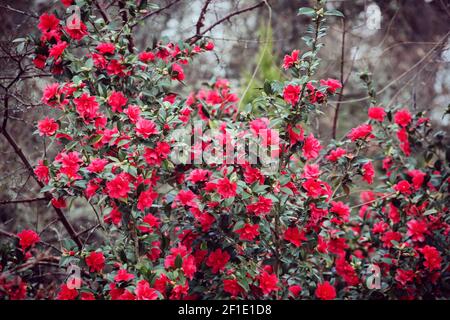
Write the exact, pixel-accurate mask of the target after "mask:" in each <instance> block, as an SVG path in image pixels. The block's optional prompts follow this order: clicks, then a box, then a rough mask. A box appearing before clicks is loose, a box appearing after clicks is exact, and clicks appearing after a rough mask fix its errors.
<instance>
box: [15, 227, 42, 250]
mask: <svg viewBox="0 0 450 320" xmlns="http://www.w3.org/2000/svg"><path fill="white" fill-rule="evenodd" d="M17 237H19V244H20V246H21V247H22V250H24V251H25V250H27V249H29V248H31V247H33V246H34V245H35V244H36V243H38V242H39V241H41V238H40V237H39V235H38V234H37V233H36V232H34V231H33V230H23V231H21V232H19V233H18V234H17Z"/></svg>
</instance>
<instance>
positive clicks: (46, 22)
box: [38, 13, 59, 33]
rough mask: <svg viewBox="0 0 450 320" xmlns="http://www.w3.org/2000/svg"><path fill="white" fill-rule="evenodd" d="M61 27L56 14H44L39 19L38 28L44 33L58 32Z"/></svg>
mask: <svg viewBox="0 0 450 320" xmlns="http://www.w3.org/2000/svg"><path fill="white" fill-rule="evenodd" d="M58 27H59V19H58V18H57V17H56V16H55V15H54V14H48V13H43V14H42V15H41V16H40V17H39V24H38V28H39V30H41V32H42V33H46V32H49V31H51V30H56V29H58Z"/></svg>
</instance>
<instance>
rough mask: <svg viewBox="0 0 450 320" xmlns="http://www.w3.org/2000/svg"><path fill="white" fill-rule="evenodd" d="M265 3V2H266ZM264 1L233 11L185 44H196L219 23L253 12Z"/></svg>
mask: <svg viewBox="0 0 450 320" xmlns="http://www.w3.org/2000/svg"><path fill="white" fill-rule="evenodd" d="M266 1H267V0H266ZM266 1H261V2H259V3H257V4H255V5H253V6H250V7H247V8H244V9H241V10H237V11H235V12H232V13H230V14H228V15H226V16H225V17H223V18H222V19H219V20H217V21H216V22H214V23H213V24H212V25H210V26H209V27H207V28H206V29H205V30H203V31H202V32H200V33H199V34H196V35H195V36H193V37H191V38H189V39H187V40H186V42H189V43H190V44H194V43H196V42H197V41H199V40H200V39H201V38H202V37H203V36H204V35H205V34H206V33H208V32H210V31H211V30H212V29H214V28H215V27H217V26H218V25H219V24H221V23H223V22H225V21H227V20H229V19H231V18H232V17H234V16H237V15H239V14H242V13H244V12H248V11H251V10H254V9H256V8H259V7H261V6H262V5H264V3H265V2H266Z"/></svg>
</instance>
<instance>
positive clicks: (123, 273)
mask: <svg viewBox="0 0 450 320" xmlns="http://www.w3.org/2000/svg"><path fill="white" fill-rule="evenodd" d="M132 279H134V275H133V274H131V273H128V271H127V270H126V269H120V270H119V271H118V272H117V274H116V276H115V277H114V281H116V282H121V281H123V282H127V281H130V280H132Z"/></svg>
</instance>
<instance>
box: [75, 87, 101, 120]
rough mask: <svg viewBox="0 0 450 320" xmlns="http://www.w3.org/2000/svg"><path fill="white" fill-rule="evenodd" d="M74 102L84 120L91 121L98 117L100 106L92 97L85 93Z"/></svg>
mask: <svg viewBox="0 0 450 320" xmlns="http://www.w3.org/2000/svg"><path fill="white" fill-rule="evenodd" d="M73 101H74V103H75V107H76V110H77V112H78V114H79V115H80V117H82V118H83V119H87V120H90V119H93V118H95V117H96V116H97V112H98V108H99V105H98V102H97V101H96V99H95V97H92V96H90V95H89V94H87V93H83V94H82V95H81V96H80V97H78V98H75V99H74V100H73Z"/></svg>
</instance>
